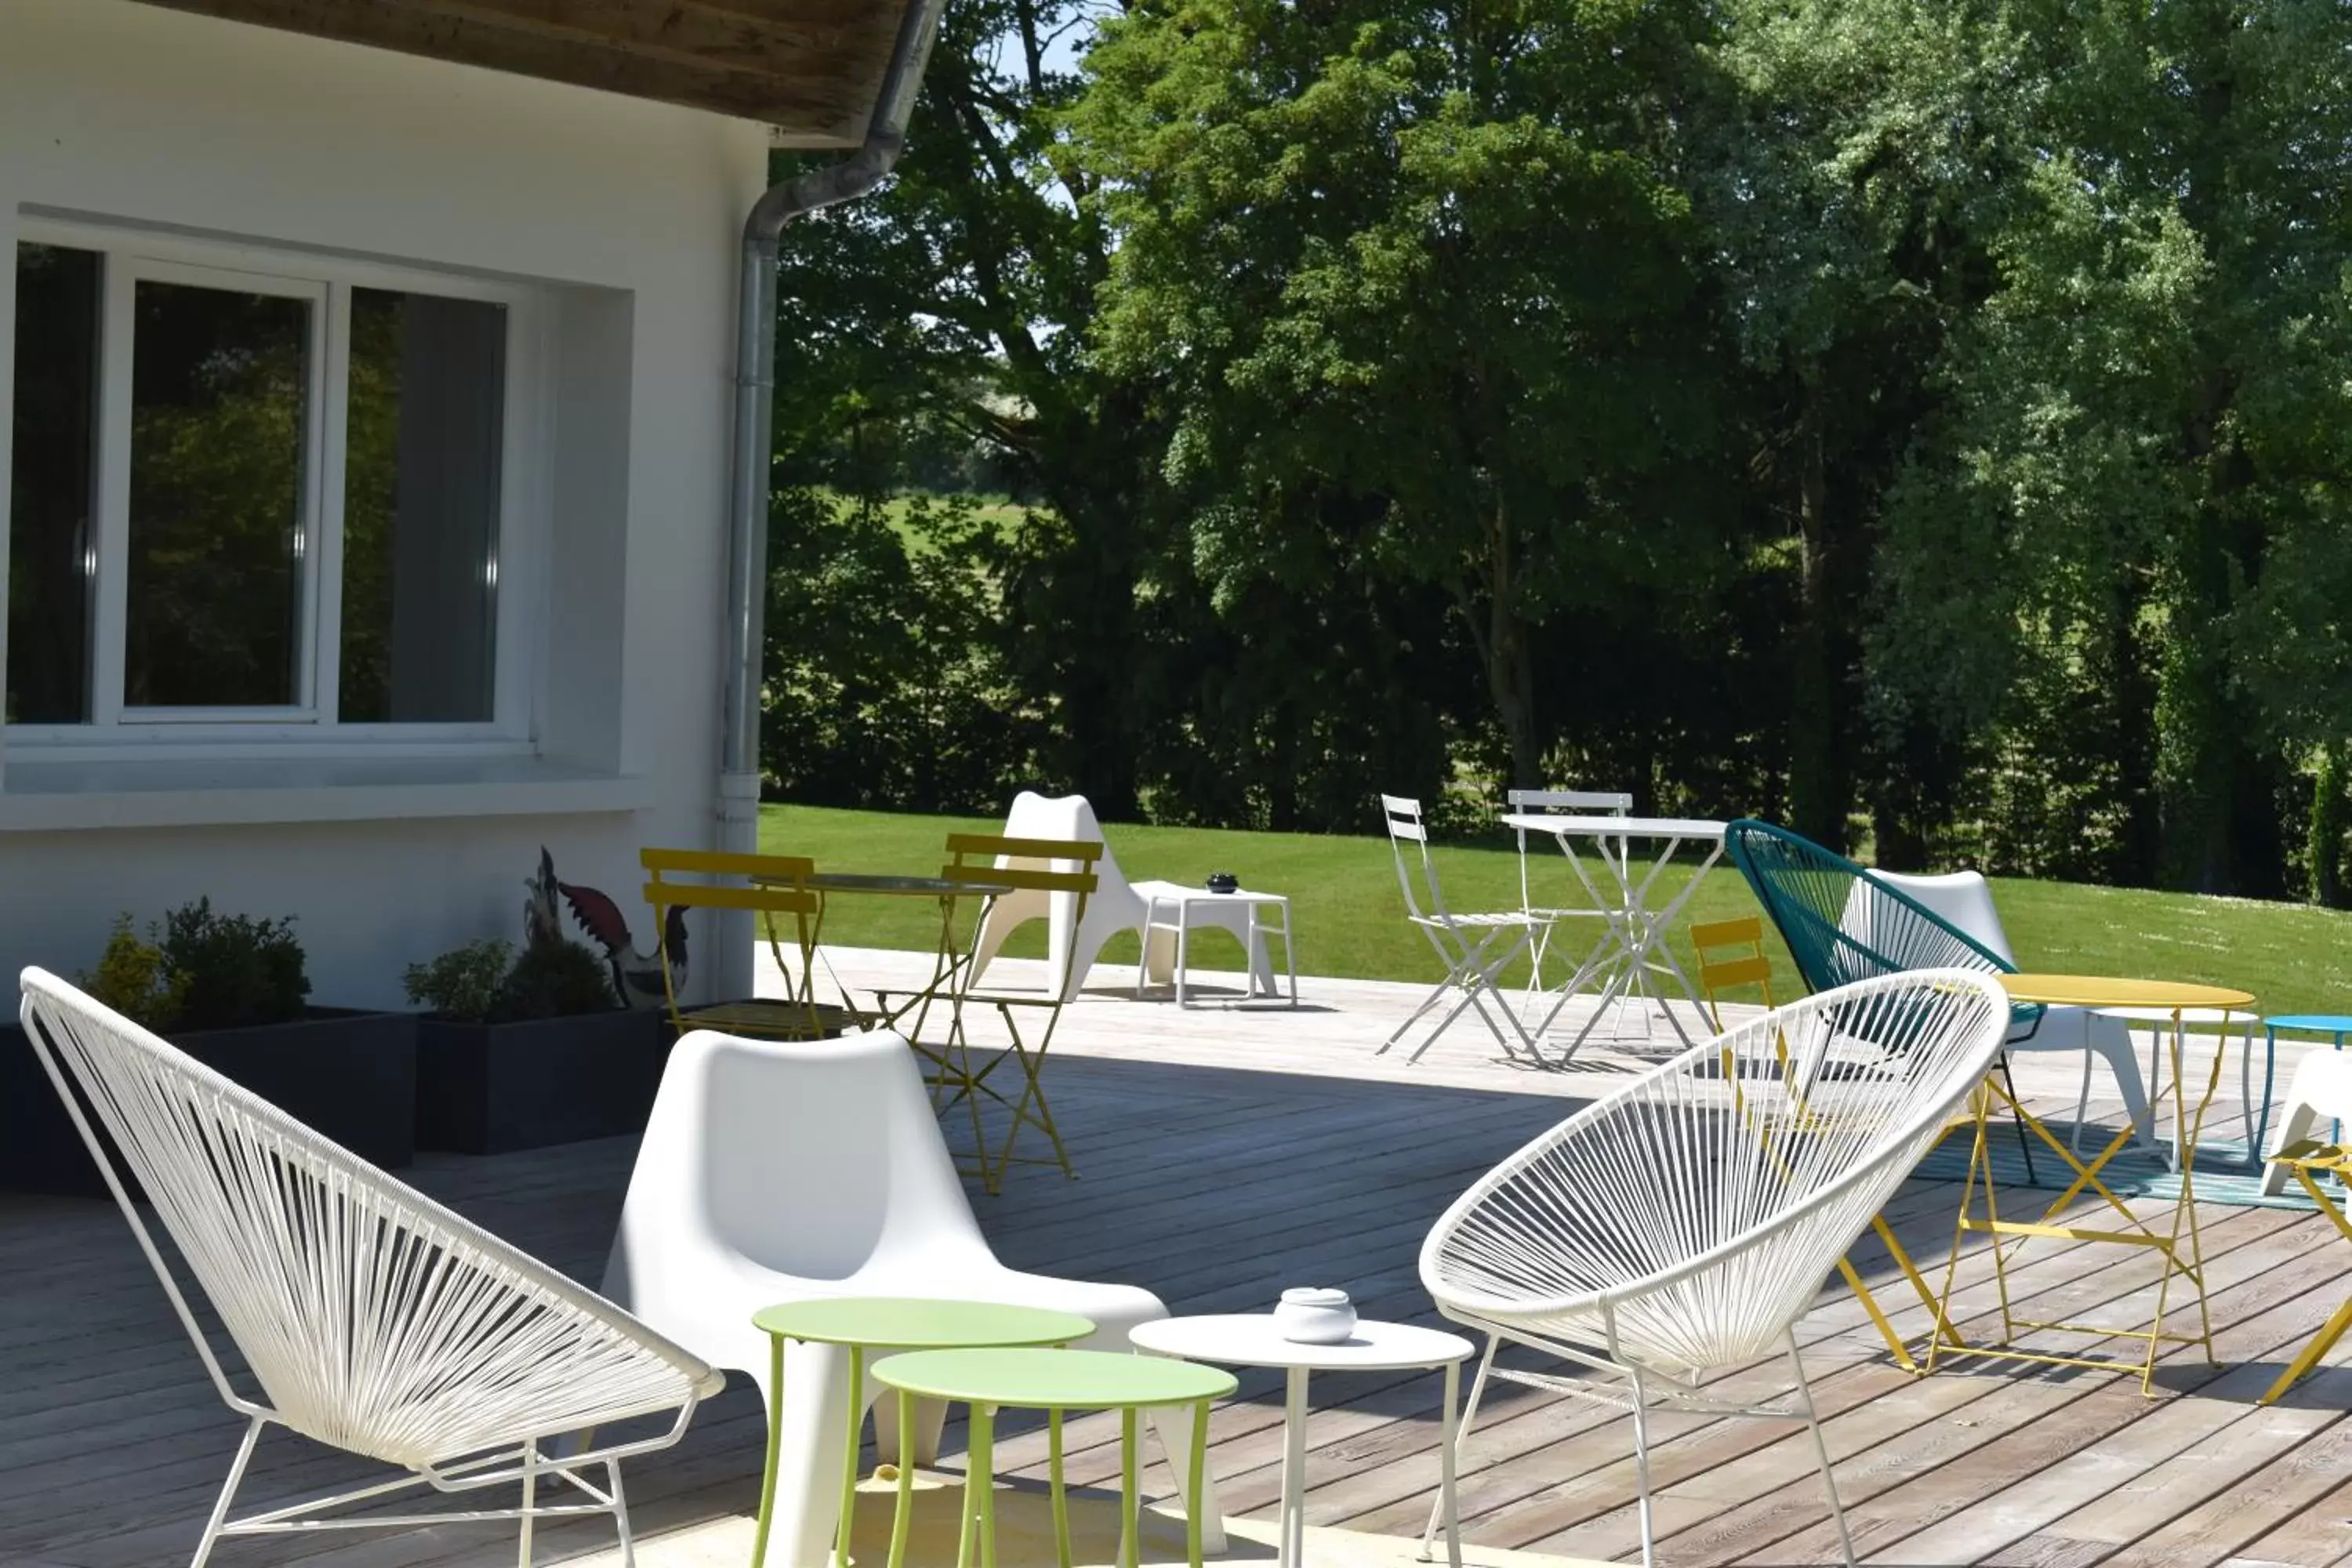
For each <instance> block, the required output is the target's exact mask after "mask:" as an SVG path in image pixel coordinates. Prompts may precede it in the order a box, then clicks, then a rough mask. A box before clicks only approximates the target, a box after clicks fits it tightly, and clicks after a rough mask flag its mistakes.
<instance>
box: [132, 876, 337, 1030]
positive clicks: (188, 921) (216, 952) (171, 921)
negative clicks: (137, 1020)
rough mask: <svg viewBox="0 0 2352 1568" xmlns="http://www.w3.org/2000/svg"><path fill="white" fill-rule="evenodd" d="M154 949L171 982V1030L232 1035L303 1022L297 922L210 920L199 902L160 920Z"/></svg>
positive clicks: (208, 907) (304, 982)
mask: <svg viewBox="0 0 2352 1568" xmlns="http://www.w3.org/2000/svg"><path fill="white" fill-rule="evenodd" d="M157 945H158V946H159V947H160V948H161V949H162V951H163V967H164V970H165V972H166V973H168V974H169V975H170V976H171V980H170V985H171V988H172V993H171V994H172V996H173V1010H172V1026H173V1027H174V1028H178V1029H235V1028H243V1027H247V1026H252V1025H257V1024H283V1023H289V1022H291V1021H292V1020H294V1019H296V1018H299V1017H300V1016H302V1014H303V1011H304V1008H305V1005H306V999H307V998H308V997H309V996H310V975H309V974H308V973H306V972H305V970H304V966H303V960H302V944H301V943H300V942H299V941H297V940H296V938H295V935H294V920H293V917H292V916H290V915H289V916H286V917H283V918H281V919H278V920H260V919H257V918H255V917H253V916H250V915H224V914H218V913H215V911H214V910H213V907H212V900H209V899H198V900H196V901H195V902H194V903H193V904H185V905H183V906H182V907H180V908H179V909H176V910H171V911H169V912H168V913H166V914H165V915H164V916H163V931H162V935H161V937H160V938H159V939H158V943H157Z"/></svg>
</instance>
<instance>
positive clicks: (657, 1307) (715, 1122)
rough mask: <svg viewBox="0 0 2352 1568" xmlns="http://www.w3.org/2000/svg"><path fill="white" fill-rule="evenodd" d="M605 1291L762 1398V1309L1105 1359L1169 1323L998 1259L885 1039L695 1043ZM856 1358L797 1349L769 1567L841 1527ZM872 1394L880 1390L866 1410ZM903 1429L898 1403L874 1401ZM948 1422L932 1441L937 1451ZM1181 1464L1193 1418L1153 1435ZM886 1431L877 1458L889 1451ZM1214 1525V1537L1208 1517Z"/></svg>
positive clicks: (684, 1046)
mask: <svg viewBox="0 0 2352 1568" xmlns="http://www.w3.org/2000/svg"><path fill="white" fill-rule="evenodd" d="M604 1293H605V1294H606V1295H608V1296H610V1297H611V1298H612V1299H613V1300H615V1301H619V1302H622V1303H624V1304H625V1305H626V1306H627V1307H628V1308H629V1309H630V1310H632V1311H634V1312H635V1313H636V1314H637V1315H638V1316H640V1317H642V1318H644V1319H645V1320H646V1321H647V1322H649V1323H652V1324H654V1325H655V1326H656V1327H657V1328H659V1329H660V1330H661V1331H663V1332H664V1333H667V1334H669V1335H671V1336H672V1337H673V1338H675V1339H677V1341H678V1342H679V1343H681V1344H684V1345H687V1346H688V1347H689V1348H691V1349H692V1350H693V1351H694V1352H695V1353H696V1354H698V1355H700V1356H702V1357H703V1358H705V1359H706V1360H708V1361H709V1363H711V1364H712V1365H714V1366H719V1367H724V1368H726V1369H728V1370H729V1371H730V1372H740V1373H745V1374H747V1375H748V1376H750V1377H751V1378H752V1379H753V1380H754V1381H755V1382H757V1383H758V1384H760V1388H761V1394H762V1397H766V1396H768V1394H769V1393H770V1390H769V1388H768V1367H769V1344H768V1338H767V1336H766V1335H765V1334H763V1333H761V1331H759V1330H757V1329H755V1328H753V1327H752V1326H751V1314H752V1313H753V1312H755V1311H757V1310H760V1309H761V1308H762V1307H766V1306H771V1305H773V1304H775V1303H778V1302H782V1301H797V1300H811V1299H814V1298H823V1297H844V1296H927V1297H939V1298H946V1299H949V1300H969V1301H1001V1302H1006V1303H1009V1304H1013V1305H1016V1306H1027V1307H1048V1308H1053V1309H1055V1310H1061V1311H1066V1312H1076V1313H1077V1314H1078V1315H1079V1316H1081V1317H1084V1318H1088V1319H1091V1320H1092V1321H1094V1323H1095V1324H1096V1326H1097V1332H1096V1334H1095V1335H1094V1337H1093V1338H1091V1339H1089V1340H1085V1341H1082V1342H1081V1343H1082V1344H1085V1345H1087V1346H1090V1347H1093V1348H1097V1349H1106V1350H1108V1349H1118V1350H1124V1349H1126V1348H1127V1342H1128V1341H1127V1331H1128V1330H1129V1329H1130V1328H1132V1327H1134V1326H1135V1325H1136V1324H1138V1323H1142V1322H1149V1321H1152V1320H1154V1319H1157V1318H1164V1317H1166V1316H1167V1315H1168V1310H1167V1309H1166V1308H1165V1307H1163V1306H1162V1305H1161V1304H1160V1299H1159V1298H1158V1297H1156V1296H1154V1295H1152V1294H1151V1293H1150V1291H1148V1290H1144V1289H1138V1288H1136V1287H1134V1286H1131V1285H1100V1284H1092V1283H1088V1282H1087V1281H1083V1280H1077V1279H1053V1278H1050V1277H1048V1276H1046V1275H1043V1274H1023V1273H1019V1272H1016V1271H1015V1270H1013V1269H1011V1268H1006V1267H1005V1266H1004V1265H1003V1264H1002V1263H999V1262H998V1261H997V1260H996V1255H995V1254H994V1253H993V1252H992V1251H990V1249H989V1246H988V1242H987V1239H986V1238H985V1237H982V1235H981V1232H980V1226H979V1224H978V1222H977V1221H975V1220H974V1219H973V1217H972V1213H971V1203H970V1202H969V1201H968V1200H967V1199H966V1198H965V1196H964V1192H963V1186H962V1184H961V1183H960V1182H959V1181H958V1180H957V1179H956V1172H955V1164H954V1161H953V1159H952V1158H951V1157H950V1153H949V1152H948V1147H947V1144H946V1142H945V1141H944V1140H942V1139H941V1138H940V1130H939V1121H938V1120H937V1118H936V1117H935V1116H934V1115H933V1114H932V1111H931V1105H930V1100H929V1097H928V1096H927V1095H926V1094H925V1093H924V1089H923V1080H922V1075H921V1073H920V1071H919V1069H918V1068H917V1066H916V1062H915V1058H914V1056H913V1054H912V1053H911V1052H910V1051H909V1050H908V1047H907V1043H906V1041H905V1040H903V1039H901V1038H900V1037H898V1036H897V1035H894V1034H890V1033H887V1031H882V1030H877V1031H875V1032H873V1033H870V1034H865V1035H856V1036H850V1037H845V1038H843V1039H838V1040H822V1041H809V1042H798V1043H787V1042H782V1041H770V1040H746V1039H738V1038H735V1037H730V1036H727V1035H719V1034H713V1033H709V1032H708V1031H698V1032H696V1033H694V1034H690V1035H688V1036H687V1037H685V1038H684V1039H682V1040H680V1041H678V1043H677V1047H676V1048H675V1049H673V1050H672V1051H671V1052H670V1058H669V1066H668V1068H667V1069H666V1070H665V1071H664V1073H663V1075H662V1084H661V1091H660V1093H659V1095H658V1096H657V1097H656V1099H655V1101H654V1110H653V1117H652V1120H651V1122H650V1123H649V1124H648V1125H647V1127H646V1136H645V1142H643V1144H641V1145H640V1146H639V1148H638V1152H637V1164H636V1170H635V1173H633V1174H632V1175H631V1177H630V1179H629V1195H628V1198H627V1201H626V1202H625V1205H624V1206H623V1208H622V1211H621V1226H620V1232H619V1234H618V1235H617V1236H616V1237H614V1242H613V1255H612V1260H611V1262H610V1263H609V1264H608V1265H607V1266H606V1268H605V1271H604ZM848 1373H849V1369H848V1361H847V1358H846V1356H845V1355H844V1354H843V1353H842V1352H839V1351H838V1350H836V1349H835V1348H833V1347H830V1346H824V1345H806V1344H799V1343H793V1344H792V1345H790V1346H789V1347H788V1349H787V1351H786V1354H785V1362H784V1396H785V1406H784V1411H783V1426H782V1437H783V1441H782V1450H781V1451H782V1458H781V1460H780V1462H779V1464H778V1467H777V1482H776V1500H775V1509H774V1513H773V1515H772V1525H771V1533H770V1538H769V1539H770V1542H771V1545H770V1555H769V1561H771V1562H772V1563H782V1564H786V1565H789V1568H814V1565H817V1564H822V1563H824V1562H825V1560H826V1556H827V1553H828V1552H830V1550H831V1546H832V1542H833V1537H834V1527H835V1524H836V1523H837V1522H838V1519H839V1512H840V1504H841V1493H840V1482H841V1445H842V1434H843V1431H844V1429H845V1426H846V1425H847V1420H848V1414H849V1412H848V1403H849V1384H848ZM877 1392H878V1390H877V1389H876V1388H875V1387H873V1386H872V1385H870V1384H869V1385H868V1386H867V1388H866V1397H867V1398H868V1399H869V1400H870V1399H871V1398H872V1397H873V1396H874V1395H875V1394H877ZM875 1408H876V1410H877V1419H882V1420H887V1421H889V1422H890V1423H891V1426H892V1429H893V1430H895V1412H894V1411H893V1409H892V1406H891V1405H890V1403H889V1402H888V1401H884V1402H883V1403H882V1404H880V1405H877V1406H875ZM944 1415H945V1411H944V1408H943V1407H940V1406H936V1405H934V1406H930V1407H929V1408H928V1409H927V1410H926V1412H925V1417H924V1420H925V1430H924V1431H923V1432H922V1433H920V1434H919V1445H920V1448H919V1451H920V1453H921V1454H922V1456H923V1457H924V1458H926V1459H928V1458H932V1457H934V1456H935V1455H936V1453H937V1447H938V1437H939V1429H940V1421H941V1420H942V1419H943V1417H944ZM1158 1425H1159V1426H1160V1434H1161V1436H1162V1438H1163V1440H1165V1441H1166V1442H1167V1443H1168V1444H1169V1445H1170V1447H1169V1449H1168V1451H1169V1452H1171V1453H1177V1454H1181V1453H1185V1452H1187V1451H1188V1449H1187V1447H1185V1445H1186V1444H1187V1443H1188V1441H1189V1439H1190V1436H1191V1432H1192V1427H1191V1422H1190V1416H1189V1415H1184V1414H1181V1413H1179V1414H1177V1415H1173V1416H1171V1417H1170V1418H1168V1419H1163V1420H1161V1421H1160V1422H1159V1423H1158ZM891 1441H893V1440H892V1439H889V1438H887V1437H886V1438H885V1441H884V1446H883V1449H882V1451H884V1452H886V1453H887V1452H895V1451H896V1450H895V1448H893V1447H891V1446H890V1445H891ZM1202 1520H1203V1523H1204V1528H1206V1529H1207V1532H1208V1536H1209V1538H1210V1539H1212V1540H1214V1539H1217V1538H1219V1537H1220V1536H1221V1534H1222V1531H1220V1530H1217V1529H1215V1528H1209V1527H1210V1526H1213V1523H1214V1521H1215V1520H1216V1515H1215V1513H1214V1512H1213V1504H1211V1505H1210V1511H1204V1512H1203V1514H1202Z"/></svg>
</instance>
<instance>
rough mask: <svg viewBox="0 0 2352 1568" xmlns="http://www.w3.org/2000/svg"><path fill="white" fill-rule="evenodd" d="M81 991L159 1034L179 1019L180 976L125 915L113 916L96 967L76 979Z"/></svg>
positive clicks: (159, 950) (158, 948) (158, 949)
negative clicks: (112, 922) (111, 931)
mask: <svg viewBox="0 0 2352 1568" xmlns="http://www.w3.org/2000/svg"><path fill="white" fill-rule="evenodd" d="M75 978H76V983H77V984H79V985H80V986H81V988H82V989H83V990H84V991H87V992H89V994H90V995H91V996H93V997H95V998H97V1000H98V1001H100V1003H103V1004H104V1005H107V1006H109V1007H111V1008H113V1009H114V1010H115V1011H116V1012H118V1013H120V1014H121V1015H122V1016H124V1017H126V1018H128V1019H130V1020H131V1022H132V1023H134V1024H140V1025H143V1026H145V1027H147V1028H150V1029H154V1030H157V1031H159V1032H160V1031H162V1030H164V1029H169V1028H171V1027H173V1023H174V1020H175V1019H176V1018H177V1017H178V1016H179V1011H180V997H181V992H182V990H183V989H184V987H183V986H182V984H181V983H180V980H179V977H178V976H176V975H174V974H173V973H172V971H171V968H170V966H169V965H168V964H167V963H165V961H164V958H163V949H162V948H160V947H157V946H156V945H155V944H154V943H153V942H143V941H142V940H141V939H140V936H139V933H138V931H136V930H134V929H133V928H132V926H131V917H130V916H129V915H127V914H121V915H117V916H115V917H114V931H113V933H112V934H111V935H110V936H109V937H108V938H107V939H106V951H105V952H102V953H100V954H99V958H98V967H97V968H95V969H92V970H90V971H89V972H87V973H83V974H80V975H78V976H76V977H75Z"/></svg>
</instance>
